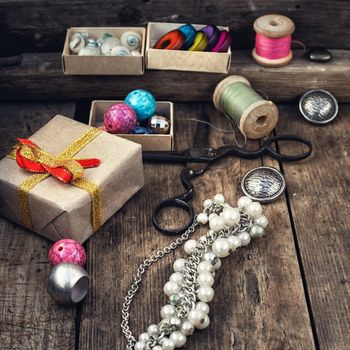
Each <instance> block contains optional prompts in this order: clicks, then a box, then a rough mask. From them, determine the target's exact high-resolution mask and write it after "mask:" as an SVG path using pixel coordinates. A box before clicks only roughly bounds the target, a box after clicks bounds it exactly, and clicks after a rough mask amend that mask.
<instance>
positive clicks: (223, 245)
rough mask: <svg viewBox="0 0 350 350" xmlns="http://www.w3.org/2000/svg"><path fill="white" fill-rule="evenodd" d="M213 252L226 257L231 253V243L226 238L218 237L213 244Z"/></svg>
mask: <svg viewBox="0 0 350 350" xmlns="http://www.w3.org/2000/svg"><path fill="white" fill-rule="evenodd" d="M212 249H213V252H214V253H215V254H216V255H217V256H218V257H220V258H225V257H226V256H228V255H229V254H230V251H231V247H230V243H229V241H228V240H227V239H226V238H218V239H216V240H215V241H214V243H213V246H212Z"/></svg>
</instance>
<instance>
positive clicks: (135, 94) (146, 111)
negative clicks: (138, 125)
mask: <svg viewBox="0 0 350 350" xmlns="http://www.w3.org/2000/svg"><path fill="white" fill-rule="evenodd" d="M125 103H126V104H127V105H129V106H130V107H131V108H133V109H134V111H135V112H136V115H137V119H138V120H139V121H144V120H147V119H149V118H151V117H152V116H153V115H154V114H155V112H156V100H155V98H154V97H153V95H152V94H151V93H150V92H148V91H146V90H141V89H139V90H134V91H131V92H130V93H129V94H128V96H126V98H125Z"/></svg>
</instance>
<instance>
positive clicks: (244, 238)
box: [237, 231, 251, 247]
mask: <svg viewBox="0 0 350 350" xmlns="http://www.w3.org/2000/svg"><path fill="white" fill-rule="evenodd" d="M237 237H238V238H239V239H240V240H241V246H242V247H245V246H247V245H248V244H249V243H250V241H251V238H250V234H249V233H248V232H246V231H244V232H241V233H239V234H238V236H237Z"/></svg>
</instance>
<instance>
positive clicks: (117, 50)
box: [110, 45, 130, 56]
mask: <svg viewBox="0 0 350 350" xmlns="http://www.w3.org/2000/svg"><path fill="white" fill-rule="evenodd" d="M110 56H130V51H129V49H128V48H126V47H125V46H123V45H118V46H114V47H113V49H112V50H111V53H110Z"/></svg>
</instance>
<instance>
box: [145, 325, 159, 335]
mask: <svg viewBox="0 0 350 350" xmlns="http://www.w3.org/2000/svg"><path fill="white" fill-rule="evenodd" d="M157 332H158V326H157V325H156V324H151V325H150V326H149V327H148V328H147V333H148V334H149V335H152V334H154V333H157Z"/></svg>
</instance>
